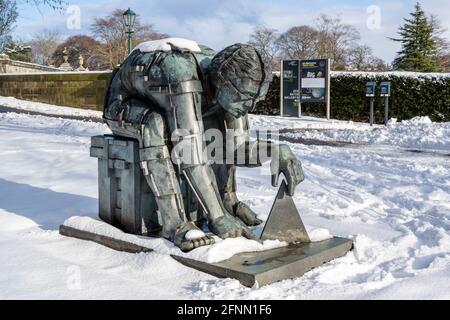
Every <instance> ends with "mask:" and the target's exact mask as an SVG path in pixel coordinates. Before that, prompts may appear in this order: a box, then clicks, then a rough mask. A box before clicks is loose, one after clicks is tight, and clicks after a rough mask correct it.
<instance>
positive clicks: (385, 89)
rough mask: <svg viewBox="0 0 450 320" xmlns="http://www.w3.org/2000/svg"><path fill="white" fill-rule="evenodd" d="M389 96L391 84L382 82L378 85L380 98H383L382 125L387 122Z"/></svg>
mask: <svg viewBox="0 0 450 320" xmlns="http://www.w3.org/2000/svg"><path fill="white" fill-rule="evenodd" d="M390 95H391V83H390V82H389V81H384V82H382V83H381V84H380V96H382V97H384V125H385V126H386V125H387V123H388V121H389V97H390Z"/></svg>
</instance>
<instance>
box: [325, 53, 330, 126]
mask: <svg viewBox="0 0 450 320" xmlns="http://www.w3.org/2000/svg"><path fill="white" fill-rule="evenodd" d="M330 61H331V60H330V59H328V62H327V69H328V73H327V83H326V86H327V93H326V94H327V120H330V116H331V115H330V113H331V112H330V108H331V106H330V104H331V102H330V99H331V97H330V92H331V88H330V83H331V81H330V77H331V66H330Z"/></svg>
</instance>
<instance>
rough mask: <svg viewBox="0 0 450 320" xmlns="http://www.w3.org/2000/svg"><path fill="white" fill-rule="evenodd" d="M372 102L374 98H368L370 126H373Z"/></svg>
mask: <svg viewBox="0 0 450 320" xmlns="http://www.w3.org/2000/svg"><path fill="white" fill-rule="evenodd" d="M373 102H374V98H373V97H371V98H370V126H373Z"/></svg>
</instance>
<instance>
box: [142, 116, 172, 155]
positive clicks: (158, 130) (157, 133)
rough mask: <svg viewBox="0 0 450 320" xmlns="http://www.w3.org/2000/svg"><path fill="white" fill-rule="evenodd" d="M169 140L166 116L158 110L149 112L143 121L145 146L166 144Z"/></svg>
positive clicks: (143, 141)
mask: <svg viewBox="0 0 450 320" xmlns="http://www.w3.org/2000/svg"><path fill="white" fill-rule="evenodd" d="M167 142H168V141H167V127H166V124H165V120H164V117H163V116H162V115H161V114H159V113H157V112H151V113H149V114H147V115H146V116H145V117H144V119H143V121H142V143H143V146H144V148H149V147H154V146H165V145H166V144H167Z"/></svg>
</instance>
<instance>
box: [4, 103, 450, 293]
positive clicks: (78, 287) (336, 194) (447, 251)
mask: <svg viewBox="0 0 450 320" xmlns="http://www.w3.org/2000/svg"><path fill="white" fill-rule="evenodd" d="M4 99H5V98H1V100H0V105H2V102H3V101H4ZM13 103H15V104H17V106H18V107H21V106H22V104H23V105H25V104H26V103H24V102H21V101H15V102H14V101H13ZM33 104H34V103H30V105H29V106H28V107H27V108H47V112H48V113H52V112H56V110H63V109H61V108H60V107H56V106H54V107H52V106H42V105H40V104H35V105H33ZM17 106H16V107H17ZM24 108H25V107H23V109H24ZM64 112H67V113H69V114H70V110H65V111H64ZM76 112H80V114H82V113H83V112H85V111H82V110H76ZM87 112H89V111H87ZM250 122H251V125H252V126H253V127H260V128H275V129H289V130H293V129H294V131H289V130H288V131H287V132H285V130H284V131H282V132H281V133H280V135H279V136H280V138H281V139H282V140H283V138H284V137H286V135H288V134H295V135H300V137H304V135H305V134H311V136H308V137H309V138H314V139H322V140H327V141H332V140H333V139H336V140H344V141H352V142H355V143H357V145H343V146H340V147H336V146H327V145H314V144H311V145H308V144H301V143H293V142H290V141H295V139H291V140H289V141H283V143H287V144H288V145H289V146H290V147H291V148H292V150H293V152H294V153H295V154H296V155H297V157H298V158H299V159H300V160H301V161H302V164H303V168H304V171H305V176H306V179H305V181H304V182H303V183H302V184H301V185H300V186H299V187H298V188H297V191H296V194H295V196H294V201H295V203H296V205H297V207H298V209H299V212H300V213H301V215H302V218H303V221H304V223H305V225H306V227H307V229H308V232H309V234H310V236H311V237H312V238H314V239H315V240H316V241H318V239H321V238H326V237H329V235H330V234H332V235H336V236H343V237H350V238H352V239H353V240H354V242H355V247H354V250H353V251H352V252H350V253H348V254H347V255H346V256H344V257H342V258H339V259H336V260H334V261H332V262H330V263H327V264H325V265H323V266H321V267H319V268H317V269H314V270H312V271H310V272H308V273H306V274H305V275H304V276H303V277H301V278H297V279H291V280H285V281H282V282H279V283H274V284H271V285H268V286H263V287H261V288H245V287H243V286H241V285H240V284H239V282H238V281H237V280H232V279H217V278H215V277H213V276H211V275H207V274H204V273H200V272H198V271H195V270H193V269H191V268H187V267H185V266H183V265H181V264H179V263H178V262H176V261H175V260H173V259H172V258H171V257H170V256H169V255H168V254H169V253H173V252H177V254H181V252H180V251H177V249H176V248H175V247H174V246H173V245H172V244H171V243H170V242H168V241H166V240H162V239H151V240H148V239H144V238H142V237H141V238H139V237H137V236H133V237H134V238H135V239H136V238H138V240H136V241H152V243H151V246H152V248H153V249H155V251H153V252H149V253H140V254H130V253H124V252H117V251H114V250H112V249H109V248H106V247H103V246H101V245H99V244H97V243H93V242H89V241H82V240H78V239H74V238H68V237H63V236H61V235H59V234H58V227H59V225H60V224H62V223H64V221H66V220H67V219H72V220H69V221H72V222H71V223H81V221H83V220H84V223H85V224H86V225H88V226H89V225H90V226H92V224H93V223H95V221H98V220H96V218H97V210H98V209H97V197H98V194H97V192H98V191H97V163H96V159H94V158H90V157H89V143H90V136H91V135H97V134H105V133H109V129H108V128H107V127H106V125H104V124H101V123H94V122H86V121H78V120H69V119H64V118H54V117H52V118H51V117H45V116H32V115H27V114H17V113H0V150H2V152H1V160H2V166H0V261H1V264H0V288H2V290H0V299H33V298H34V299H36V298H38V299H95V298H97V299H233V300H242V299H449V298H450V281H449V279H450V179H449V178H450V159H449V154H450V148H449V146H450V144H449V139H450V138H449V137H450V135H449V134H448V132H449V131H448V128H449V127H448V126H449V124H448V123H433V122H430V121H429V120H428V119H426V118H417V119H412V120H410V121H403V122H395V121H392V122H391V124H390V125H389V126H388V127H387V128H384V126H374V127H373V128H370V127H369V126H368V125H366V124H360V123H352V122H345V121H326V120H322V119H314V118H302V119H300V120H298V119H283V118H280V117H262V116H251V117H250ZM301 128H304V129H307V130H304V132H299V131H295V129H301ZM297 137H298V136H297ZM408 148H415V149H418V150H419V151H422V152H411V151H408V150H409V149H408ZM434 150H438V151H439V152H434ZM237 176H238V181H237V183H238V196H239V198H240V199H241V200H242V201H244V202H245V203H247V204H248V205H250V206H251V207H252V208H253V209H254V210H255V211H256V212H257V213H258V217H259V218H261V219H263V220H265V219H267V215H268V213H269V211H270V208H271V205H272V202H273V200H274V197H275V195H276V192H277V189H276V188H273V187H272V186H271V185H270V168H269V165H268V164H265V165H264V166H263V167H262V168H248V169H247V168H239V169H238V172H237ZM74 216H78V217H83V218H71V217H74ZM77 221H78V222H77ZM108 227H110V226H108ZM98 228H99V227H98ZM98 228H97V230H98ZM261 230H262V226H258V227H256V228H255V229H254V231H255V233H258V232H261ZM104 232H114V231H111V229H108V230H105V231H104ZM219 240H220V239H219ZM281 245H283V243H279V242H277V243H270V242H269V243H264V244H263V245H261V244H259V243H258V242H256V241H253V242H252V241H250V240H246V239H243V238H236V239H227V240H224V241H218V242H217V244H216V245H214V246H212V247H209V248H207V247H205V248H200V249H197V250H194V251H192V252H190V253H188V254H187V255H188V256H189V255H190V256H191V257H194V258H197V259H203V260H204V261H210V262H213V261H220V260H222V259H224V258H226V255H228V256H231V255H233V254H234V253H236V252H237V251H239V250H240V249H241V248H242V247H245V248H246V250H259V249H262V247H261V246H264V248H269V247H272V246H275V247H276V246H281ZM238 248H239V249H238Z"/></svg>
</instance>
